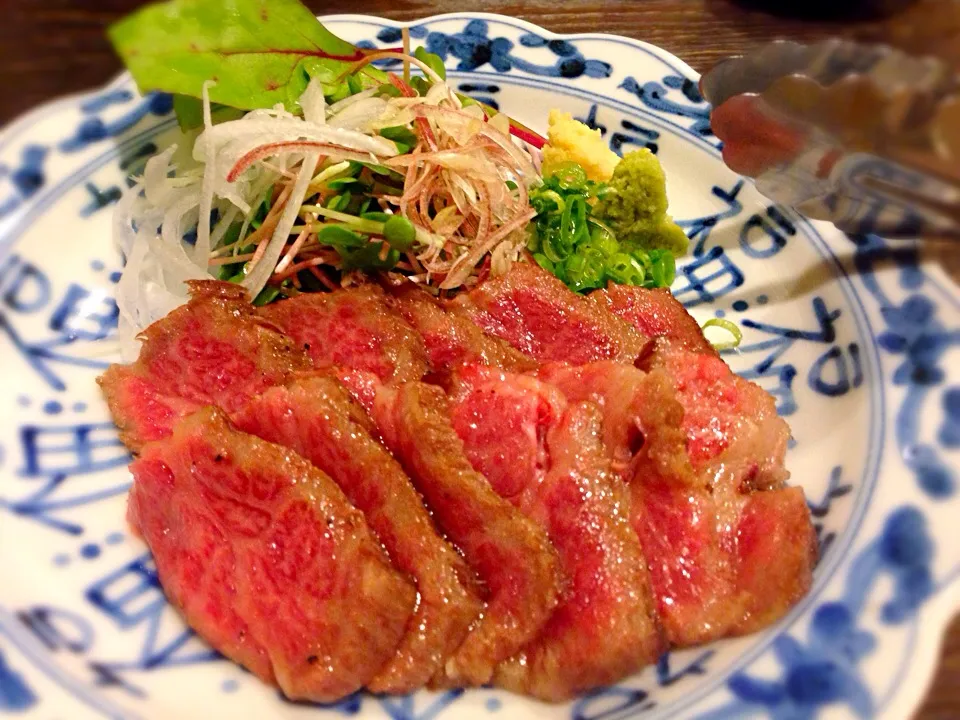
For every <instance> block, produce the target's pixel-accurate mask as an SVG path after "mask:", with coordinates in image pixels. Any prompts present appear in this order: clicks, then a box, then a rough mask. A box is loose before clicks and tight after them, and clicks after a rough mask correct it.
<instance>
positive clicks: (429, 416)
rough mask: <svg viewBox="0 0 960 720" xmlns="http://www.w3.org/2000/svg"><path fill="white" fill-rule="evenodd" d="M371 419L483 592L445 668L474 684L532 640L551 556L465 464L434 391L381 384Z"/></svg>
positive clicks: (550, 583)
mask: <svg viewBox="0 0 960 720" xmlns="http://www.w3.org/2000/svg"><path fill="white" fill-rule="evenodd" d="M372 410H373V417H374V419H375V421H376V423H377V426H378V429H379V431H380V435H381V436H382V437H383V440H384V442H385V443H386V445H387V447H388V448H390V450H391V452H392V453H393V454H394V456H396V457H397V459H398V460H400V462H401V463H402V464H403V466H404V468H405V469H406V471H407V472H408V473H409V475H410V478H411V479H412V480H413V482H414V484H415V485H416V487H417V489H418V490H419V491H420V493H421V494H422V495H423V497H424V499H425V500H426V502H427V505H428V506H429V507H430V509H431V510H432V511H433V514H434V518H435V520H436V522H437V524H438V525H439V526H440V528H441V529H442V530H443V531H444V532H445V533H446V534H447V537H449V538H450V539H451V540H452V541H453V542H454V543H455V544H456V545H457V547H459V548H460V550H461V552H463V555H464V557H465V558H466V560H467V562H468V563H469V564H470V566H471V567H472V568H473V569H474V571H475V572H476V573H477V575H478V576H479V578H480V580H481V581H482V582H484V583H485V584H486V586H487V589H488V597H487V607H486V610H485V612H484V615H483V619H482V620H481V621H480V622H479V624H478V625H477V627H476V628H475V629H474V630H473V631H472V632H471V633H470V634H469V635H468V636H467V638H466V640H465V641H464V642H463V644H462V645H461V646H460V648H459V649H458V650H457V653H456V654H455V655H454V656H453V657H452V658H450V660H448V661H447V663H446V677H447V680H448V681H449V682H452V683H455V684H459V685H480V684H483V683H486V682H488V681H489V680H490V678H491V677H492V675H493V670H494V668H495V667H496V666H497V665H498V664H499V663H500V662H502V661H503V660H506V659H507V658H509V657H511V656H512V655H513V654H514V653H516V652H517V651H518V650H520V648H522V647H523V646H524V645H526V644H527V643H528V642H530V641H531V640H532V639H534V638H535V637H536V636H537V635H538V634H539V632H540V630H541V628H543V626H544V624H545V623H546V622H547V620H548V619H549V617H550V615H551V613H552V612H553V609H554V608H555V607H556V604H557V594H558V590H559V584H560V575H559V572H560V571H559V561H558V559H557V555H556V551H555V550H554V549H553V546H552V545H551V544H550V542H549V541H548V539H547V536H546V534H545V533H544V531H543V530H542V529H541V528H540V526H539V525H537V524H536V523H534V522H532V521H531V520H529V519H527V518H525V517H524V516H523V515H522V514H520V512H519V511H518V510H517V509H516V508H514V507H513V505H511V504H510V503H509V502H507V501H506V500H504V499H503V498H501V497H500V496H499V495H498V494H497V493H496V492H495V491H494V490H493V488H492V487H491V486H490V483H489V482H487V480H486V479H485V478H484V477H483V476H482V475H481V474H480V473H478V472H476V471H475V470H474V469H473V467H471V465H470V461H469V460H468V459H467V457H466V455H465V454H464V450H463V443H462V442H461V441H460V438H458V437H457V434H456V432H455V431H454V429H453V426H452V425H451V424H450V416H449V408H448V405H447V399H446V397H445V396H444V394H443V392H442V391H441V390H440V388H438V387H435V386H433V385H427V384H424V383H419V382H412V383H404V384H402V385H399V386H382V387H380V388H379V389H378V390H377V392H376V398H375V401H374V403H373V407H372Z"/></svg>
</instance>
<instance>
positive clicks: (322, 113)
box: [300, 78, 327, 125]
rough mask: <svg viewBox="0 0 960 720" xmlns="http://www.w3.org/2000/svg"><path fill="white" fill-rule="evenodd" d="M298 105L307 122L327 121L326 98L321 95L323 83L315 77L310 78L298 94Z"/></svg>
mask: <svg viewBox="0 0 960 720" xmlns="http://www.w3.org/2000/svg"><path fill="white" fill-rule="evenodd" d="M300 107H301V108H302V109H303V118H304V120H306V121H307V122H310V123H315V124H317V125H324V124H326V122H327V99H326V98H325V97H324V96H323V85H321V83H320V81H319V80H318V79H317V78H311V79H310V82H308V83H307V89H306V90H304V91H303V94H302V95H301V96H300Z"/></svg>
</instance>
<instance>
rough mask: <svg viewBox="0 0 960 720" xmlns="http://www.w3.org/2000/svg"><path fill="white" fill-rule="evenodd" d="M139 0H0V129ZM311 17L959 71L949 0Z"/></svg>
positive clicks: (331, 6)
mask: <svg viewBox="0 0 960 720" xmlns="http://www.w3.org/2000/svg"><path fill="white" fill-rule="evenodd" d="M140 4H142V3H141V2H139V0H0V10H2V11H3V12H2V16H0V125H3V124H5V123H6V122H8V121H10V120H12V119H13V118H14V117H16V116H17V115H19V114H20V113H23V112H24V111H26V110H28V109H30V108H31V107H33V106H35V105H37V104H39V103H42V102H45V101H48V100H51V99H53V98H56V97H59V96H61V95H64V94H67V93H73V92H79V91H82V90H86V89H89V88H93V87H96V86H98V85H101V84H102V83H104V82H106V81H107V80H109V79H111V78H112V77H114V76H115V75H116V74H117V73H118V72H119V71H120V63H119V61H118V60H117V59H116V57H115V56H114V55H113V52H112V51H111V49H110V46H109V44H108V43H107V41H106V38H105V36H104V28H105V27H106V26H107V25H108V24H109V23H110V22H112V21H113V20H115V19H117V18H119V17H120V16H122V15H124V14H126V13H127V12H129V11H131V10H133V9H134V8H136V7H137V6H139V5H140ZM306 4H307V5H309V6H310V7H311V8H313V9H314V10H316V11H317V13H347V12H355V13H366V14H373V15H381V16H385V17H389V18H394V19H397V20H416V19H417V18H421V17H424V16H426V15H433V14H437V13H444V12H455V11H462V10H465V9H469V10H474V11H485V12H494V13H503V14H507V15H513V16H515V17H520V18H523V19H526V20H529V21H531V22H534V23H536V24H538V25H540V26H542V27H545V28H547V29H549V30H553V31H555V32H561V33H580V32H606V33H613V34H617V35H626V36H628V37H633V38H638V39H641V40H645V41H647V42H650V43H653V44H654V45H658V46H660V47H663V48H665V49H667V50H669V51H670V52H672V53H674V54H675V55H677V56H679V57H681V58H683V59H684V60H686V61H687V62H688V63H689V64H690V65H692V66H693V67H694V68H695V69H696V70H698V71H701V72H702V71H704V70H707V69H708V68H710V67H711V66H712V65H713V64H714V63H715V62H717V61H718V60H720V59H721V58H723V57H725V56H727V55H732V54H739V53H743V52H746V51H749V50H750V49H752V48H753V47H755V46H757V45H760V44H763V43H765V42H767V41H769V40H771V39H773V38H774V37H786V38H791V39H794V40H799V41H813V40H818V39H821V38H824V37H828V36H831V35H841V36H844V37H848V38H853V39H859V40H864V41H869V42H883V43H888V44H891V45H894V46H897V47H899V48H901V49H903V50H906V51H908V52H911V53H914V54H918V55H923V54H932V55H936V56H938V57H940V58H942V59H944V60H947V61H948V62H950V63H951V64H952V65H953V66H954V67H956V68H958V69H960V0H527V1H525V2H520V1H519V0H477V1H475V2H473V3H465V2H463V0H433V1H427V0H327V1H325V2H318V1H317V0H306ZM917 717H918V718H922V720H960V619H958V620H957V621H955V622H954V624H953V626H952V628H951V630H950V632H949V634H948V635H947V637H946V638H945V644H944V647H943V651H942V659H941V661H940V665H939V671H938V673H937V676H936V679H935V681H934V684H933V686H932V688H931V690H930V693H929V696H928V698H927V700H926V702H925V704H924V705H923V708H922V709H921V711H920V713H919V714H918V716H917Z"/></svg>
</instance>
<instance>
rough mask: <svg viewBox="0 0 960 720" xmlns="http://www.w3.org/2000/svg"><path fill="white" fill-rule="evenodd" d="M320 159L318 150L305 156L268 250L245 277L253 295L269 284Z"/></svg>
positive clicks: (245, 281) (245, 282)
mask: <svg viewBox="0 0 960 720" xmlns="http://www.w3.org/2000/svg"><path fill="white" fill-rule="evenodd" d="M319 160H320V154H319V153H316V152H313V153H307V154H306V155H305V156H304V158H303V164H302V165H301V166H300V172H299V173H297V180H296V182H295V183H294V184H293V189H292V190H291V191H290V197H289V198H287V204H286V206H285V207H284V208H283V214H282V215H281V216H280V221H279V222H278V223H277V227H276V229H275V230H274V231H273V236H272V237H271V238H270V243H269V245H267V249H266V252H264V254H263V257H262V258H260V262H258V263H257V264H256V265H255V266H254V268H253V269H252V270H251V271H250V272H249V274H248V275H247V276H246V277H245V278H244V279H243V286H244V287H245V288H246V289H247V290H249V291H250V296H251V297H256V296H257V294H258V293H259V292H260V291H261V290H263V287H264V285H266V284H267V280H269V279H270V276H271V275H272V274H273V271H274V269H275V268H276V266H277V261H278V260H279V259H280V254H281V253H282V252H283V246H284V244H286V242H287V239H288V238H289V237H290V229H291V228H292V227H293V225H294V223H295V222H296V221H297V216H298V215H299V214H300V206H301V205H303V201H304V199H305V198H306V195H307V188H308V187H309V186H310V180H311V179H312V178H313V172H314V170H315V169H316V167H317V162H318V161H319Z"/></svg>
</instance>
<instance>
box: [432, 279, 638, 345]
mask: <svg viewBox="0 0 960 720" xmlns="http://www.w3.org/2000/svg"><path fill="white" fill-rule="evenodd" d="M449 306H450V308H451V309H453V310H454V311H455V312H462V313H465V314H466V315H468V316H469V317H470V318H471V319H472V320H473V321H474V322H475V323H476V324H477V325H479V326H480V327H481V328H483V330H485V331H486V332H488V333H490V334H491V335H495V336H496V337H499V338H502V339H504V340H506V341H507V342H508V343H510V344H511V345H512V346H513V347H515V348H516V349H517V350H520V351H521V352H524V353H526V354H527V355H529V356H531V357H533V358H536V359H537V360H540V361H547V360H557V361H562V362H569V363H575V364H579V363H585V362H590V361H591V360H617V361H619V362H625V363H631V364H632V363H633V362H634V360H635V359H636V358H637V356H639V355H640V354H641V353H642V352H643V350H644V348H645V347H646V345H647V338H646V337H645V336H644V335H643V334H642V333H640V332H638V331H637V330H635V329H634V328H633V327H631V326H630V325H629V324H627V323H626V322H624V321H623V320H621V319H620V318H618V317H617V316H616V315H614V314H613V313H611V312H609V311H607V310H606V309H605V308H603V307H601V306H600V305H598V304H596V303H593V302H590V301H589V300H587V299H585V298H583V297H581V296H579V295H577V294H576V293H575V292H573V291H571V290H570V289H569V288H568V287H567V286H566V285H564V284H563V282H561V281H560V280H559V279H558V278H557V277H555V276H554V275H551V274H550V273H548V272H547V271H546V270H543V269H542V268H540V267H539V266H537V265H533V264H531V263H514V264H513V266H512V267H511V268H510V272H508V273H507V274H506V275H502V276H500V277H497V278H491V279H489V280H487V281H486V282H483V283H481V284H480V285H478V286H477V287H476V288H474V289H473V290H471V291H470V292H468V293H465V294H462V295H458V296H457V297H456V298H455V299H454V300H452V301H450V304H449Z"/></svg>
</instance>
